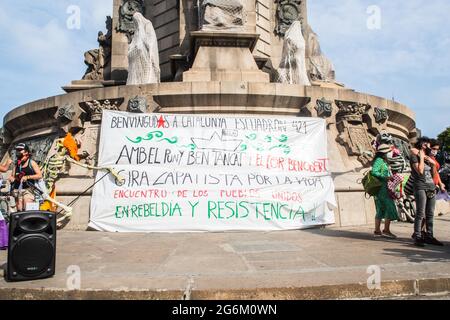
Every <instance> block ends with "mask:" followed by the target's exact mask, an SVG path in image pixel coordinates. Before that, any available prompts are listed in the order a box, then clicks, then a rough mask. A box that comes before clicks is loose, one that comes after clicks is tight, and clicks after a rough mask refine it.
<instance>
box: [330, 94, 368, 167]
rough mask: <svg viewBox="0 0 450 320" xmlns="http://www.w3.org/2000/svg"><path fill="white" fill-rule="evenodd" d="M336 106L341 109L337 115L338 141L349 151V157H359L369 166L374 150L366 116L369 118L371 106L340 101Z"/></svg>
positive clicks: (337, 101)
mask: <svg viewBox="0 0 450 320" xmlns="http://www.w3.org/2000/svg"><path fill="white" fill-rule="evenodd" d="M336 105H337V106H338V108H339V111H338V113H337V114H336V120H337V123H336V125H337V129H338V131H339V136H338V138H337V139H336V141H337V142H339V143H340V144H341V145H343V146H344V147H345V148H346V149H347V152H348V154H349V155H351V156H357V157H358V160H359V161H360V162H361V163H362V164H364V165H367V164H368V163H369V162H370V159H371V158H372V157H373V151H374V150H373V148H372V146H371V138H370V137H369V134H368V128H367V125H366V124H365V122H364V116H367V112H368V111H369V109H370V108H371V106H370V105H367V104H362V103H354V102H346V101H339V100H336Z"/></svg>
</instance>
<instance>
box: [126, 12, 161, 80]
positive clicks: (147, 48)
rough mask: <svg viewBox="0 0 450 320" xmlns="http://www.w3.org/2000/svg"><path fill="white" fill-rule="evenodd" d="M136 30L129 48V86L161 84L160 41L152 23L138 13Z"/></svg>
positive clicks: (136, 15)
mask: <svg viewBox="0 0 450 320" xmlns="http://www.w3.org/2000/svg"><path fill="white" fill-rule="evenodd" d="M133 21H134V23H135V27H136V30H135V32H134V35H133V39H132V41H131V43H130V45H129V46H128V79H127V85H133V84H147V83H159V82H160V69H159V52H158V39H157V38H156V33H155V29H153V25H152V23H151V22H150V21H149V20H147V19H145V18H144V16H143V15H142V14H141V13H139V12H137V13H135V14H134V16H133Z"/></svg>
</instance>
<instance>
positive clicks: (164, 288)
mask: <svg viewBox="0 0 450 320" xmlns="http://www.w3.org/2000/svg"><path fill="white" fill-rule="evenodd" d="M393 231H394V232H395V233H396V234H397V235H398V236H399V239H397V240H389V239H374V238H373V237H372V227H371V226H367V227H357V228H349V229H345V230H342V229H340V230H336V229H315V230H304V231H289V232H269V233H209V234H206V233H196V234H118V233H116V234H111V233H99V232H60V233H59V234H58V245H57V274H56V276H55V277H54V278H52V279H46V280H40V281H30V282H22V283H6V282H5V281H4V280H3V279H0V299H9V298H21V299H23V298H25V299H40V298H50V299H53V298H60V299H92V298H98V299H104V298H115V299H133V298H134V299H316V298H322V299H327V298H362V297H380V296H393V295H411V294H414V293H416V294H427V293H436V292H444V294H445V292H447V293H446V294H448V292H449V291H450V263H449V262H450V215H449V214H447V215H444V216H441V217H437V218H436V222H435V232H436V236H437V237H438V238H440V239H441V240H442V241H443V242H444V243H445V246H444V247H435V246H427V247H425V248H417V247H414V246H413V245H412V240H411V238H410V236H411V233H412V225H411V224H405V223H396V224H394V226H393ZM2 262H6V253H5V252H4V251H2V252H0V263H2ZM72 265H75V266H79V268H80V270H81V278H80V279H81V290H77V291H71V290H68V288H67V282H68V277H69V275H68V274H67V269H68V268H69V266H72ZM371 265H376V266H379V267H380V271H381V281H382V284H381V289H380V290H376V289H375V290H369V289H368V288H367V279H368V277H369V276H370V274H368V273H367V271H368V270H367V269H368V267H369V266H371ZM373 270H375V269H373ZM374 278H375V277H374ZM69 280H70V279H69ZM69 282H70V281H69Z"/></svg>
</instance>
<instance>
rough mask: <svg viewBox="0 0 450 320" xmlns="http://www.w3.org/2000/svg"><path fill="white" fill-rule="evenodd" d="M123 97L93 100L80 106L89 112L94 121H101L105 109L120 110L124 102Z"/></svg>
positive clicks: (91, 119) (90, 118)
mask: <svg viewBox="0 0 450 320" xmlns="http://www.w3.org/2000/svg"><path fill="white" fill-rule="evenodd" d="M123 100H124V99H123V98H120V99H110V100H93V101H89V102H83V103H81V104H80V106H81V107H82V108H83V109H84V110H85V111H86V112H87V113H88V115H89V116H88V118H89V120H90V121H91V122H92V123H99V122H101V121H102V112H103V110H119V108H120V105H121V104H122V103H123Z"/></svg>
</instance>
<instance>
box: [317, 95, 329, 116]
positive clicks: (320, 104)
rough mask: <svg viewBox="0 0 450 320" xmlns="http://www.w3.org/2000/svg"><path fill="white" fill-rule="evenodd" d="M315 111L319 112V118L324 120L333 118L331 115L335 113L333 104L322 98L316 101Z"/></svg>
mask: <svg viewBox="0 0 450 320" xmlns="http://www.w3.org/2000/svg"><path fill="white" fill-rule="evenodd" d="M315 109H316V110H317V115H318V116H319V117H324V118H328V117H331V114H332V113H333V102H331V101H328V100H326V99H325V98H322V99H320V100H317V101H316V108H315Z"/></svg>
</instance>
